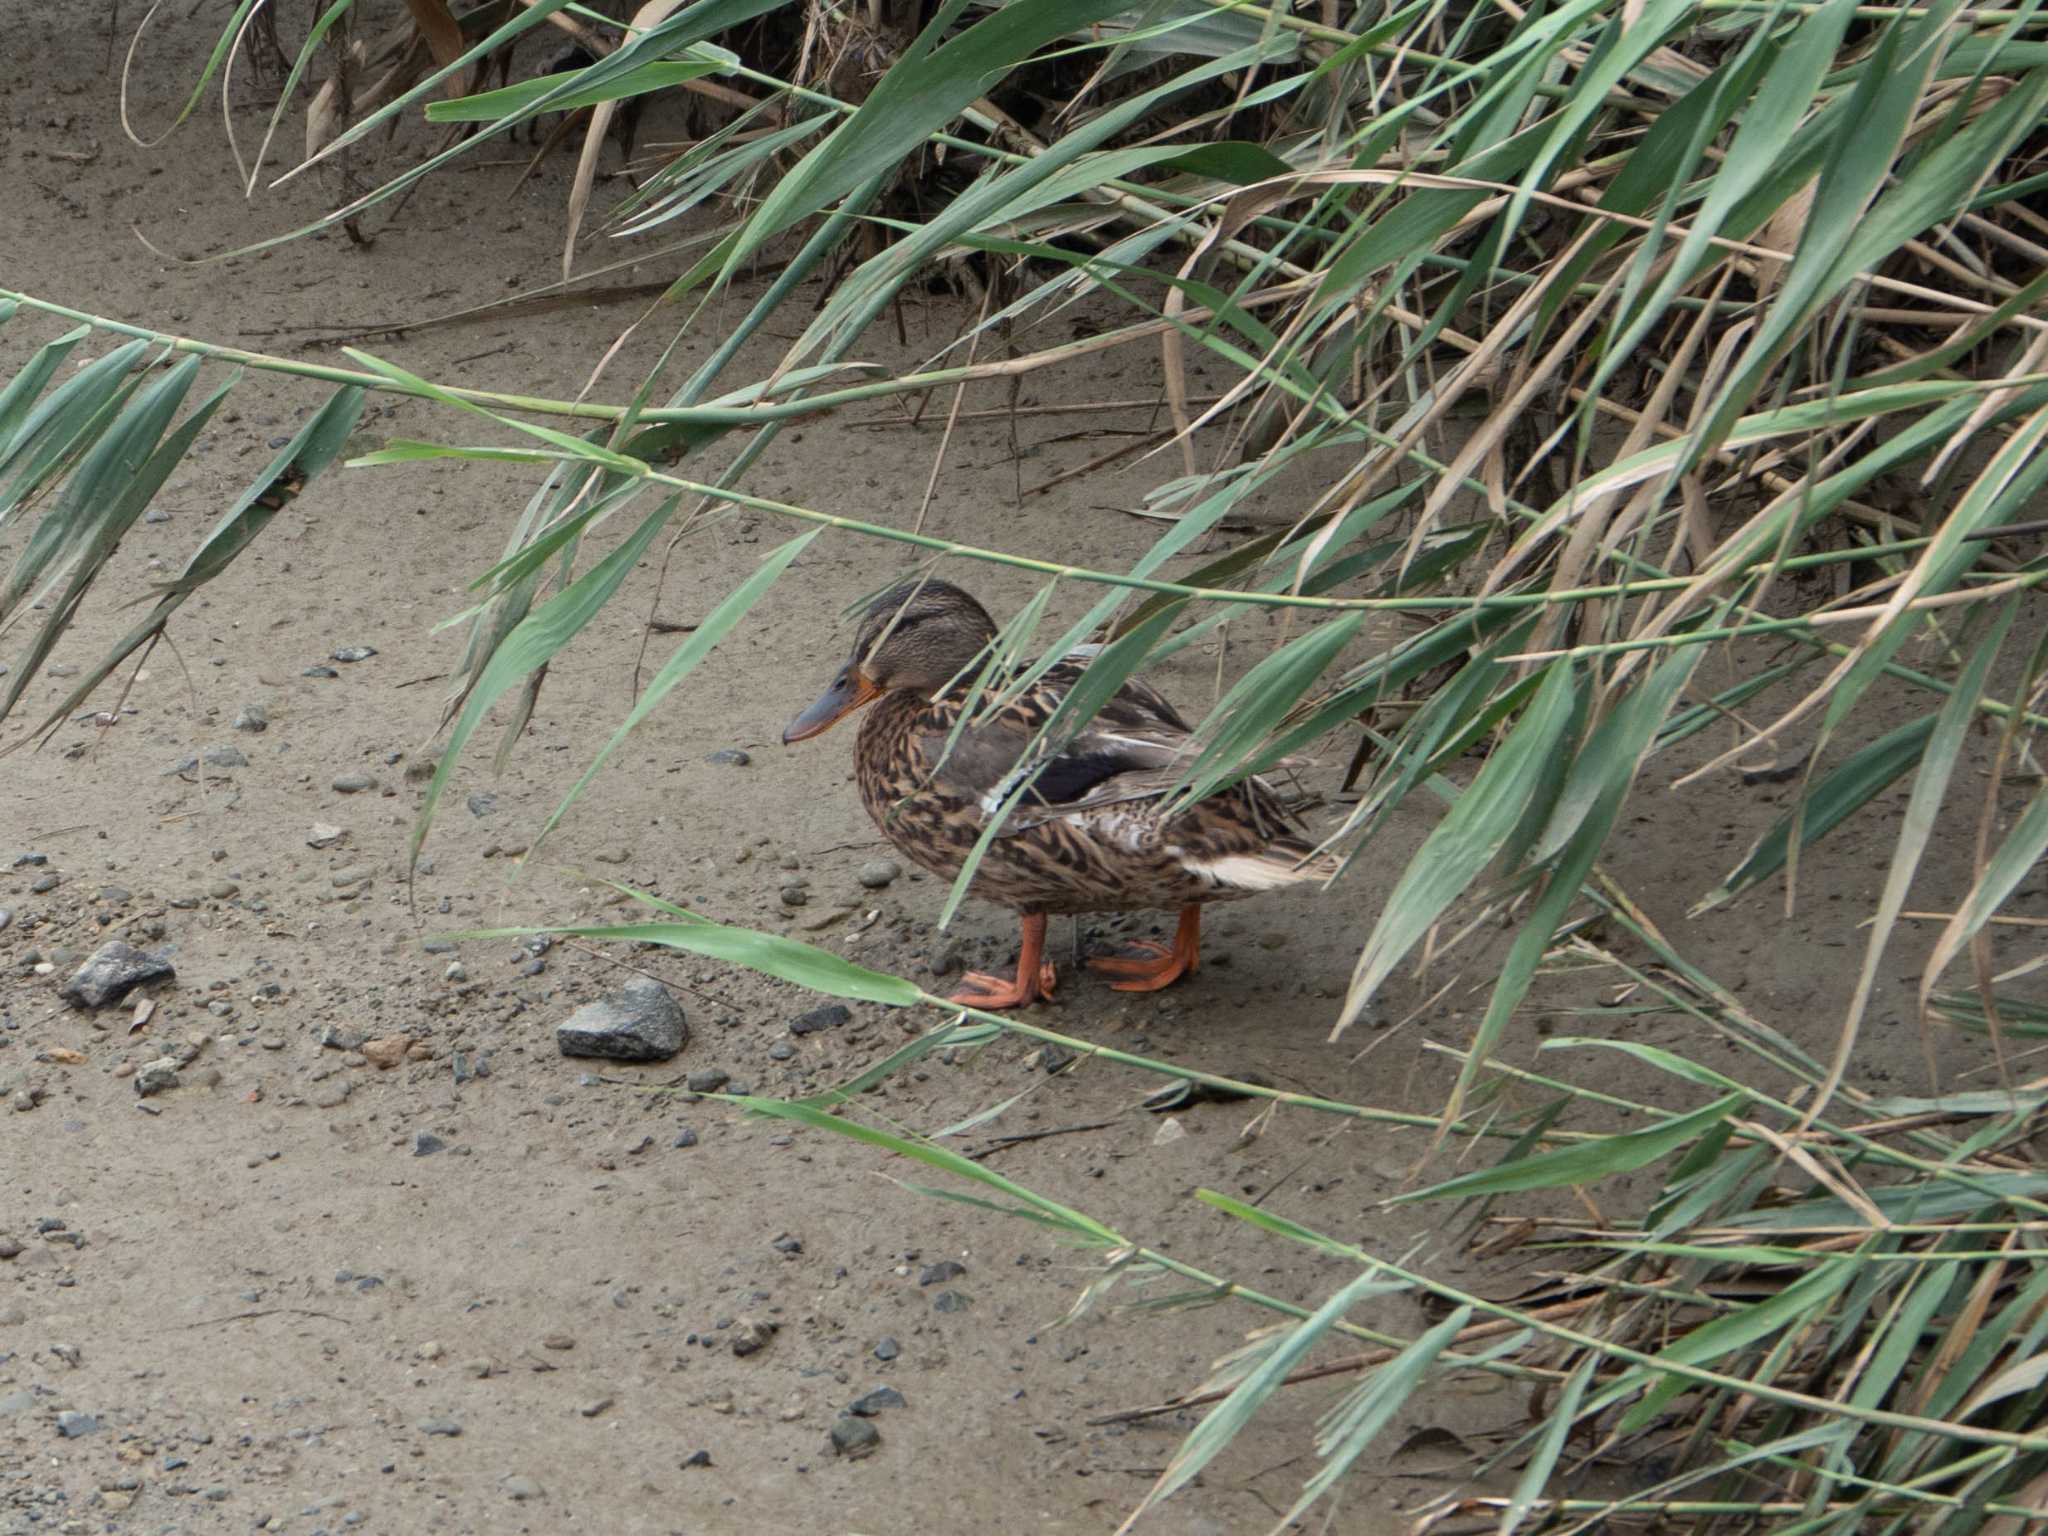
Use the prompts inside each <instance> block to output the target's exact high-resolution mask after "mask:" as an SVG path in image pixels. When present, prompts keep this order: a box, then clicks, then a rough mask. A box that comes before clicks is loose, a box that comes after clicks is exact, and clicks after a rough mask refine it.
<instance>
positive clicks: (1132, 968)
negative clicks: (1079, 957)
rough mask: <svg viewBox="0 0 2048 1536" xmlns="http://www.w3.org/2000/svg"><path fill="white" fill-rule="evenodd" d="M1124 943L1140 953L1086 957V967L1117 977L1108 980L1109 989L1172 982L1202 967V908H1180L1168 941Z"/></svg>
mask: <svg viewBox="0 0 2048 1536" xmlns="http://www.w3.org/2000/svg"><path fill="white" fill-rule="evenodd" d="M1127 947H1128V948H1130V949H1134V950H1137V951H1140V953H1139V954H1136V955H1105V956H1103V957H1102V958H1101V959H1097V960H1090V961H1089V962H1088V966H1089V968H1090V969H1091V970H1096V971H1100V972H1102V973H1103V974H1104V975H1106V976H1115V977H1118V978H1120V979H1118V980H1116V981H1112V982H1111V983H1110V984H1109V985H1110V988H1111V990H1112V991H1117V992H1157V991H1159V990H1160V988H1162V987H1170V986H1172V985H1173V984H1174V983H1175V982H1176V981H1179V980H1180V979H1181V977H1183V976H1188V975H1192V974H1193V973H1194V972H1196V971H1198V970H1200V969H1201V968H1202V909H1201V908H1200V907H1184V908H1182V910H1181V914H1180V926H1179V927H1178V928H1177V929H1175V931H1174V935H1173V943H1172V944H1170V945H1168V944H1158V943H1154V942H1153V941H1152V940H1151V939H1137V940H1134V941H1132V943H1131V944H1129V945H1128V946H1127Z"/></svg>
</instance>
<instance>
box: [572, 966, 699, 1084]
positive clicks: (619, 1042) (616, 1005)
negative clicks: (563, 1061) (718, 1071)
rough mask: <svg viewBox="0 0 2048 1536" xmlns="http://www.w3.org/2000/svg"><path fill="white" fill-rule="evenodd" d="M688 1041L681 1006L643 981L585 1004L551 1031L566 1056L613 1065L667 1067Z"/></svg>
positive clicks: (659, 987)
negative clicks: (631, 1063) (596, 1058)
mask: <svg viewBox="0 0 2048 1536" xmlns="http://www.w3.org/2000/svg"><path fill="white" fill-rule="evenodd" d="M689 1038H690V1026H689V1023H688V1021H687V1020H686V1019H685V1018H684V1017H683V1005H682V1004H681V1003H679V1002H677V1001H676V1000H675V997H674V995H673V994H671V993H670V991H669V990H668V988H667V987H664V986H663V985H662V984H661V983H660V982H658V981H653V980H650V979H648V978H647V977H644V976H640V977H635V978H634V979H633V980H631V981H629V982H627V983H626V985H625V986H623V987H621V988H620V989H619V990H618V991H616V992H614V993H612V994H611V995H610V996H608V997H605V998H603V999H601V1000H600V1001H598V1002H595V1003H586V1004H584V1006H583V1007H581V1008H578V1009H577V1010H576V1011H575V1012H574V1013H573V1014H571V1015H570V1016H569V1017H568V1018H567V1019H566V1020H565V1021H563V1022H562V1023H560V1024H558V1025H556V1026H555V1044H556V1046H557V1047H559V1048H560V1050H561V1052H562V1054H563V1055H564V1056H600V1057H604V1058H606V1059H607V1060H611V1061H666V1060H667V1059H668V1058H669V1057H671V1056H673V1055H675V1054H676V1052H678V1051H680V1050H681V1049H682V1048H683V1047H684V1045H686V1044H687V1043H688V1042H689ZM692 1083H693V1086H694V1079H693V1080H692Z"/></svg>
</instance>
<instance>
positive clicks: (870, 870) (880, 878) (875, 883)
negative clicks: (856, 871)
mask: <svg viewBox="0 0 2048 1536" xmlns="http://www.w3.org/2000/svg"><path fill="white" fill-rule="evenodd" d="M902 873H903V867H902V866H901V865H900V864H898V863H897V862H896V861H895V860H894V859H869V860H868V861H867V863H865V864H863V865H861V867H860V883H861V884H862V885H864V886H866V887H867V888H868V889H869V890H871V891H879V890H880V889H881V888H882V887H883V886H885V885H889V884H891V883H892V882H893V881H894V880H895V879H896V877H897V876H898V875H900V874H902Z"/></svg>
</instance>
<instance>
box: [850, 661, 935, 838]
mask: <svg viewBox="0 0 2048 1536" xmlns="http://www.w3.org/2000/svg"><path fill="white" fill-rule="evenodd" d="M930 702H931V700H930V699H928V698H927V697H925V695H924V694H922V693H919V692H918V691H917V690H916V689H915V688H896V689H892V690H890V691H889V692H888V693H885V694H883V695H882V696H881V698H879V699H877V700H876V701H875V702H874V703H873V704H871V705H869V706H868V709H867V712H866V713H865V714H863V715H862V716H861V718H860V739H859V740H858V741H857V742H856V743H855V745H854V754H853V761H854V769H855V775H856V777H857V778H858V779H859V781H860V797H861V799H862V800H863V801H864V802H865V803H866V805H867V808H868V814H869V815H871V816H873V817H875V818H876V820H878V821H879V820H880V819H881V817H882V815H883V813H884V811H886V810H887V808H888V806H889V803H890V801H891V800H892V799H893V798H894V796H895V795H897V794H900V793H902V788H901V786H902V783H903V779H904V777H905V773H906V769H907V767H908V765H907V763H906V762H905V759H906V757H907V755H908V753H909V749H910V732H911V728H912V726H914V725H915V724H916V722H917V717H918V715H919V714H920V713H921V712H922V711H923V709H924V708H925V706H926V705H928V704H929V703H930ZM892 784H894V785H896V786H897V788H895V789H894V790H892V789H891V788H890V785H892Z"/></svg>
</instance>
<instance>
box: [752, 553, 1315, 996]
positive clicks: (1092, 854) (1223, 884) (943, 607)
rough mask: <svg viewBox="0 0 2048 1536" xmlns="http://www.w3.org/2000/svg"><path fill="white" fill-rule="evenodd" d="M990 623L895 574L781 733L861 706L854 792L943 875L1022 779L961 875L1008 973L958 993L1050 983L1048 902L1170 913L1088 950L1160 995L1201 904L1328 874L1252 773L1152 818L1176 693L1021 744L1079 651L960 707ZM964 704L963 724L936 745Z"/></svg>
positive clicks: (1055, 699)
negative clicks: (1123, 947)
mask: <svg viewBox="0 0 2048 1536" xmlns="http://www.w3.org/2000/svg"><path fill="white" fill-rule="evenodd" d="M995 636H996V626H995V623H994V621H993V620H991V619H990V618H989V616H988V611H987V610H986V609H984V608H983V607H982V606H981V604H980V603H978V602H976V601H975V600H974V599H973V598H972V597H970V596H968V595H967V593H965V592H963V591H961V590H960V588H958V587H956V586H953V585H951V584H950V583H947V582H943V581H937V580H931V579H921V580H915V579H914V580H911V581H907V582H904V583H902V584H901V585H898V586H896V587H893V588H891V589H890V590H889V591H887V592H885V593H883V594H882V596H881V597H879V598H877V599H876V600H875V601H874V603H872V604H871V605H870V606H869V608H868V610H867V613H866V615H865V617H864V618H863V621H862V623H861V626H860V632H859V634H858V635H857V636H856V638H855V640H854V642H853V654H852V655H851V656H850V657H849V658H848V659H847V663H846V665H845V666H843V667H841V668H840V669H839V672H838V674H837V675H836V676H835V677H834V678H833V679H832V682H831V684H830V686H828V687H827V688H826V689H825V691H824V693H823V694H821V695H820V696H819V697H818V700H817V702H816V703H814V704H812V705H811V707H810V708H809V709H806V710H805V711H804V712H803V713H802V714H800V715H798V716H797V717H796V719H795V720H793V721H791V722H790V725H789V728H788V729H787V730H785V731H784V732H783V733H782V739H783V742H784V744H785V745H787V744H790V743H794V742H799V741H804V740H807V739H809V738H810V737H813V736H817V735H820V734H822V733H823V732H825V731H827V730H829V729H831V727H832V726H833V725H834V724H835V723H836V722H838V721H840V720H843V719H845V718H846V717H847V716H848V715H850V714H853V713H854V712H855V711H856V710H860V709H863V708H865V709H867V711H868V714H867V718H866V719H864V720H863V721H862V722H861V727H860V737H859V739H858V741H857V742H856V743H855V746H854V763H855V767H856V770H857V773H856V776H857V778H858V780H859V783H860V797H861V801H862V803H863V804H865V805H866V806H867V810H868V814H869V815H870V816H871V817H873V818H874V821H875V825H876V826H878V827H880V828H881V829H882V832H883V834H884V835H885V836H886V837H887V838H888V839H889V841H890V842H891V843H893V844H895V845H896V847H897V848H899V849H900V850H902V852H903V853H904V854H905V855H907V856H908V857H909V858H910V859H911V860H912V861H914V862H915V863H917V864H919V865H922V866H923V867H924V868H925V869H928V870H930V871H931V872H932V873H933V874H936V875H943V876H944V877H946V878H947V879H948V880H951V879H953V878H955V877H956V876H958V874H959V873H960V870H961V869H962V867H963V866H964V865H965V864H966V862H967V859H968V856H969V854H970V853H972V851H973V849H974V846H975V844H976V843H977V842H978V841H979V840H980V838H981V836H982V833H983V831H984V830H985V829H986V826H987V821H988V818H989V817H990V816H993V815H994V814H996V812H997V811H998V810H999V809H1000V807H1001V806H1002V804H1003V802H1004V801H1005V800H1006V799H1008V798H1010V797H1011V796H1012V795H1014V794H1015V793H1016V791H1017V786H1018V784H1019V783H1020V782H1022V781H1023V780H1024V779H1025V778H1026V777H1027V776H1030V777H1031V782H1030V787H1029V788H1028V789H1026V790H1025V791H1024V793H1023V795H1022V796H1021V798H1019V799H1018V800H1017V803H1016V804H1015V805H1014V806H1013V807H1012V810H1011V813H1010V816H1009V818H1008V819H1007V820H1006V821H1005V823H1004V825H1003V827H1002V830H1001V831H1000V832H999V833H998V834H997V835H996V837H995V838H993V839H992V840H991V841H990V843H989V846H988V850H987V852H986V853H985V854H984V855H983V857H982V860H981V863H980V866H979V867H978V868H977V869H976V870H975V873H974V881H973V883H972V885H970V886H969V891H970V893H971V894H972V895H975V896H979V897H981V898H983V899H985V900H988V901H993V902H996V903H997V904H999V905H1001V906H1005V907H1009V908H1011V909H1013V910H1014V911H1016V912H1017V913H1018V914H1020V916H1021V919H1022V927H1023V940H1022V944H1021V948H1020V952H1019V954H1018V957H1017V974H1016V977H1015V979H1014V980H1004V979H1003V978H1002V977H999V976H986V975H981V974H979V973H974V972H970V973H969V974H968V975H967V977H966V988H965V989H964V990H963V991H961V992H959V993H957V994H955V995H954V997H953V1001H954V1002H959V1003H968V1004H971V1005H973V1006H975V1007H978V1008H1016V1007H1021V1006H1023V1005H1024V1004H1026V1003H1029V1002H1031V1001H1032V1000H1033V999H1035V998H1037V997H1039V996H1041V995H1044V996H1050V995H1051V994H1052V990H1053V986H1054V984H1055V982H1056V980H1057V977H1056V975H1055V973H1054V970H1053V966H1052V963H1051V962H1050V961H1049V960H1047V959H1046V958H1045V919H1046V916H1047V914H1048V913H1053V912H1129V911H1141V910H1150V909H1162V910H1169V911H1171V910H1175V909H1178V911H1179V913H1180V923H1179V927H1178V928H1177V930H1176V931H1175V934H1174V938H1173V942H1172V943H1171V944H1170V945H1165V944H1154V943H1151V942H1149V941H1145V942H1142V943H1140V944H1138V945H1137V946H1135V947H1136V948H1137V949H1138V950H1139V951H1140V952H1141V953H1139V954H1138V955H1135V956H1133V955H1120V956H1114V957H1105V958H1102V959H1097V960H1093V961H1091V962H1090V964H1091V966H1092V967H1093V968H1094V969H1096V970H1099V971H1103V972H1106V973H1107V974H1108V975H1110V976H1111V977H1112V978H1114V979H1113V980H1112V981H1111V983H1110V984H1111V985H1112V986H1113V987H1115V988H1116V989H1118V990H1119V991H1125V992H1152V991H1156V990H1158V989H1159V988H1161V987H1164V986H1167V985H1169V984H1170V983H1172V982H1174V981H1177V980H1178V979H1179V978H1180V977H1182V976H1184V975H1187V974H1189V973H1190V972H1192V971H1194V970H1195V969H1197V967H1198V966H1199V965H1200V963H1201V925H1202V908H1203V906H1204V905H1206V904H1207V903H1209V902H1212V901H1233V900H1237V899H1239V898H1241V897H1245V896H1250V895H1253V894H1255V893H1256V892H1259V891H1266V890H1272V889H1273V888H1275V887H1277V886H1284V885H1292V884H1294V883H1296V882H1298V881H1302V880H1308V879H1315V878H1321V877H1325V876H1327V875H1328V874H1329V873H1330V872H1331V866H1330V864H1329V861H1328V860H1327V859H1324V860H1316V859H1315V858H1314V856H1313V850H1312V849H1311V848H1310V846H1309V844H1308V843H1307V842H1306V841H1305V840H1303V839H1302V838H1301V837H1299V836H1297V835H1296V834H1295V832H1294V831H1293V823H1292V818H1291V817H1290V816H1289V815H1288V813H1287V812H1286V811H1285V809H1284V808H1283V807H1282V805H1281V802H1280V799H1279V797H1278V795H1277V794H1276V793H1275V792H1274V790H1273V789H1272V788H1271V787H1270V786H1269V785H1267V784H1265V783H1264V782H1262V781H1261V780H1258V779H1250V780H1247V781H1245V782H1243V783H1240V784H1237V785H1235V786H1233V787H1231V788H1229V789H1226V790H1222V791H1220V792H1218V793H1217V794H1214V795H1211V796H1210V797H1208V798H1207V799H1205V800H1202V801H1199V802H1197V803H1196V804H1194V805H1193V806H1190V807H1188V808H1186V809H1184V810H1182V811H1180V812H1179V813H1177V814H1175V815H1171V816H1167V815H1162V814H1161V813H1160V797H1161V796H1162V795H1163V794H1164V793H1165V792H1166V791H1167V790H1168V789H1170V788H1171V787H1173V785H1174V784H1176V783H1177V782H1178V780H1179V778H1180V776H1181V774H1182V772H1183V771H1184V770H1185V768H1186V767H1187V765H1188V763H1189V762H1190V761H1191V760H1192V758H1193V756H1194V753H1195V751H1196V748H1195V744H1194V743H1193V741H1192V739H1191V733H1190V731H1189V729H1188V724H1187V722H1186V721H1185V720H1183V719H1182V718H1181V717H1180V715H1179V713H1178V712H1177V711H1175V709H1174V707H1173V706H1172V705H1171V704H1169V703H1167V701H1166V700H1165V699H1164V698H1162V697H1161V696H1160V695H1159V693H1158V692H1157V691H1156V690H1154V689H1152V688H1150V687H1148V686H1147V685H1146V684H1144V683H1142V682H1138V681H1136V680H1135V679H1134V680H1132V681H1130V682H1127V683H1125V684H1124V685H1123V686H1122V687H1121V688H1119V689H1118V690H1117V691H1116V693H1115V694H1114V695H1113V696H1112V697H1111V698H1110V700H1109V702H1108V703H1107V704H1105V705H1103V707H1102V708H1101V709H1100V710H1099V711H1098V712H1097V713H1096V716H1095V718H1094V719H1093V720H1092V721H1089V722H1088V723H1087V724H1086V725H1085V726H1083V727H1082V728H1081V729H1080V730H1079V731H1078V732H1077V733H1075V734H1073V735H1071V736H1068V737H1067V738H1066V739H1064V740H1062V741H1057V742H1050V743H1049V744H1047V745H1037V746H1036V749H1035V751H1034V747H1035V744H1037V741H1038V735H1039V732H1040V730H1041V729H1042V728H1043V727H1044V725H1045V723H1046V721H1047V720H1049V719H1050V718H1051V717H1052V714H1053V712H1054V711H1055V710H1056V709H1057V708H1058V707H1059V706H1060V703H1061V702H1062V700H1064V699H1065V698H1066V696H1067V694H1068V693H1069V691H1070V690H1071V689H1072V688H1073V687H1074V685H1075V683H1076V682H1077V681H1078V680H1079V679H1080V677H1081V675H1082V673H1083V672H1084V671H1085V670H1086V668H1087V655H1086V654H1083V653H1076V654H1075V655H1073V656H1069V657H1067V658H1065V659H1063V660H1061V661H1059V662H1056V663H1054V664H1053V666H1051V667H1050V668H1048V669H1047V670H1046V672H1045V673H1044V675H1043V676H1041V677H1039V678H1038V679H1037V680H1036V681H1035V682H1033V683H1032V684H1031V685H1030V686H1029V687H1028V688H1026V689H1025V690H1024V691H1023V692H1022V693H1021V694H1020V695H1019V696H1018V697H1017V698H1015V699H1013V700H1011V701H1010V702H1009V703H1007V704H1003V705H1002V706H1001V707H1000V708H998V709H996V710H995V712H994V714H993V716H992V717H990V718H988V719H975V718H973V715H974V712H978V711H980V710H983V709H985V708H986V707H987V706H988V705H989V704H990V703H991V702H993V701H994V700H995V698H996V697H997V695H998V694H999V693H1000V691H1001V687H1000V684H1001V682H1002V681H1004V680H1002V679H997V680H995V681H994V683H991V684H987V685H985V686H984V687H982V688H979V689H977V688H976V687H975V686H974V685H975V682H976V680H977V674H978V673H979V672H980V671H981V669H982V662H983V661H984V659H985V656H986V652H987V648H988V646H989V643H990V642H991V641H992V640H994V639H995ZM963 711H965V712H969V713H970V722H971V723H969V724H968V725H967V726H966V727H965V728H964V729H960V730H959V733H958V737H957V739H953V740H952V749H951V751H948V750H947V743H948V741H949V739H951V738H953V736H954V732H955V730H956V728H957V727H958V726H959V724H960V717H961V714H962V713H963ZM1033 775H1035V776H1033Z"/></svg>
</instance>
